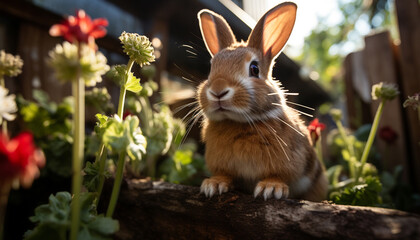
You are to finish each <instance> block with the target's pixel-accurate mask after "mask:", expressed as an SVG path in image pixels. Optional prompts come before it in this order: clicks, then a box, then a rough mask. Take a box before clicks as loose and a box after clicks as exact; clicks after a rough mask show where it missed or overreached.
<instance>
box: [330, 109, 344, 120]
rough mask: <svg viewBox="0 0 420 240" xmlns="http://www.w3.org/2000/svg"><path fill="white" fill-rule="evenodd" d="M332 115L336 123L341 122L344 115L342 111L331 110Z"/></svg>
mask: <svg viewBox="0 0 420 240" xmlns="http://www.w3.org/2000/svg"><path fill="white" fill-rule="evenodd" d="M330 115H331V117H332V118H333V120H334V121H336V122H337V121H341V118H342V113H341V110H340V109H337V108H333V109H331V110H330Z"/></svg>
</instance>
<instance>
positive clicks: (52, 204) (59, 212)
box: [24, 192, 119, 240]
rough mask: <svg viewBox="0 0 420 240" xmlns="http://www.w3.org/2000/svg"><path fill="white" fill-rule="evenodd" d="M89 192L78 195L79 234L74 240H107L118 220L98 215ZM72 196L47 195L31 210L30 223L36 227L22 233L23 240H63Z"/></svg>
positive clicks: (69, 216) (91, 194) (117, 227)
mask: <svg viewBox="0 0 420 240" xmlns="http://www.w3.org/2000/svg"><path fill="white" fill-rule="evenodd" d="M94 199H95V195H94V194H93V193H82V194H81V196H80V206H81V208H80V232H79V234H78V239H83V240H90V239H92V240H93V239H95V240H100V239H102V240H109V239H112V238H111V236H112V235H113V234H114V233H115V232H117V231H118V229H119V224H118V221H116V220H113V219H111V218H108V217H104V216H102V215H98V214H97V211H96V206H95V204H93V202H94ZM72 204H73V203H72V197H71V195H70V193H68V192H58V193H57V194H56V195H55V196H54V195H51V196H50V198H49V203H48V204H44V205H40V206H38V207H37V208H36V209H35V216H33V217H31V218H30V220H31V221H32V222H34V223H36V224H37V226H36V227H35V228H34V229H32V230H29V231H27V232H26V233H25V235H24V238H25V239H26V240H37V239H39V240H41V239H57V240H66V239H68V235H69V225H71V206H72Z"/></svg>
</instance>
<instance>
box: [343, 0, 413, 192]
mask: <svg viewBox="0 0 420 240" xmlns="http://www.w3.org/2000/svg"><path fill="white" fill-rule="evenodd" d="M395 4H396V12H397V19H398V27H399V34H400V41H399V42H398V41H393V40H392V39H391V36H390V33H389V32H388V31H384V32H380V33H375V34H372V35H369V36H367V37H365V48H364V49H363V50H361V51H358V52H354V53H351V54H349V55H348V56H347V57H346V59H345V63H344V68H345V83H346V97H347V109H348V114H349V119H350V126H351V127H353V128H354V127H355V126H356V125H357V123H363V122H368V121H370V120H371V119H373V116H374V114H375V112H376V109H377V107H378V104H379V102H378V101H372V100H371V97H370V91H371V87H372V85H373V84H376V83H379V82H386V83H392V84H396V85H398V88H399V91H400V93H401V94H400V97H399V98H397V99H394V100H393V101H391V102H388V103H387V104H386V107H385V109H384V112H383V117H382V119H381V121H380V124H379V129H380V130H381V129H386V128H390V129H392V131H394V132H395V133H396V134H397V138H396V139H395V141H391V142H390V141H386V139H382V138H377V139H376V147H377V149H378V152H379V153H381V158H382V166H383V167H384V169H386V170H388V171H391V172H392V170H393V169H394V168H395V167H396V166H397V165H401V166H403V167H404V172H403V180H404V181H405V182H408V183H411V184H412V185H413V186H414V187H415V188H416V189H417V191H420V119H419V118H418V115H417V112H416V111H413V109H411V108H403V102H404V101H405V99H407V96H412V95H414V94H415V93H418V92H420V25H419V23H420V5H419V2H418V1H417V0H397V1H395Z"/></svg>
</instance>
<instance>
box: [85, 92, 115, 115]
mask: <svg viewBox="0 0 420 240" xmlns="http://www.w3.org/2000/svg"><path fill="white" fill-rule="evenodd" d="M85 98H86V105H91V106H93V107H95V108H96V110H97V111H98V112H99V113H101V114H107V113H111V112H113V111H114V105H113V104H112V102H111V96H110V95H109V93H108V90H107V89H106V88H105V87H103V88H96V87H95V88H93V89H92V90H89V91H86V93H85Z"/></svg>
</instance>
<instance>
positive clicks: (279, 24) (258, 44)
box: [248, 2, 297, 60]
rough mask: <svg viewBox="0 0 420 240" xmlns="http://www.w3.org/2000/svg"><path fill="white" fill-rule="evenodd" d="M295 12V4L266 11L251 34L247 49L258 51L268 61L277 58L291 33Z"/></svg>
mask: <svg viewBox="0 0 420 240" xmlns="http://www.w3.org/2000/svg"><path fill="white" fill-rule="evenodd" d="M296 10H297V6H296V4H294V3H291V2H285V3H282V4H279V5H277V6H276V7H274V8H272V9H271V10H270V11H268V12H267V13H266V14H265V15H264V16H263V17H262V18H261V19H260V20H259V21H258V23H257V25H256V26H255V28H254V30H253V31H252V32H251V35H250V36H249V38H248V47H252V48H256V49H260V50H261V51H262V52H263V54H264V57H268V58H269V59H270V60H272V59H273V58H275V57H277V55H278V54H279V53H280V51H281V50H282V49H283V47H284V45H285V44H286V42H287V40H288V39H289V36H290V34H291V33H292V29H293V26H294V24H295V20H296Z"/></svg>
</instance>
